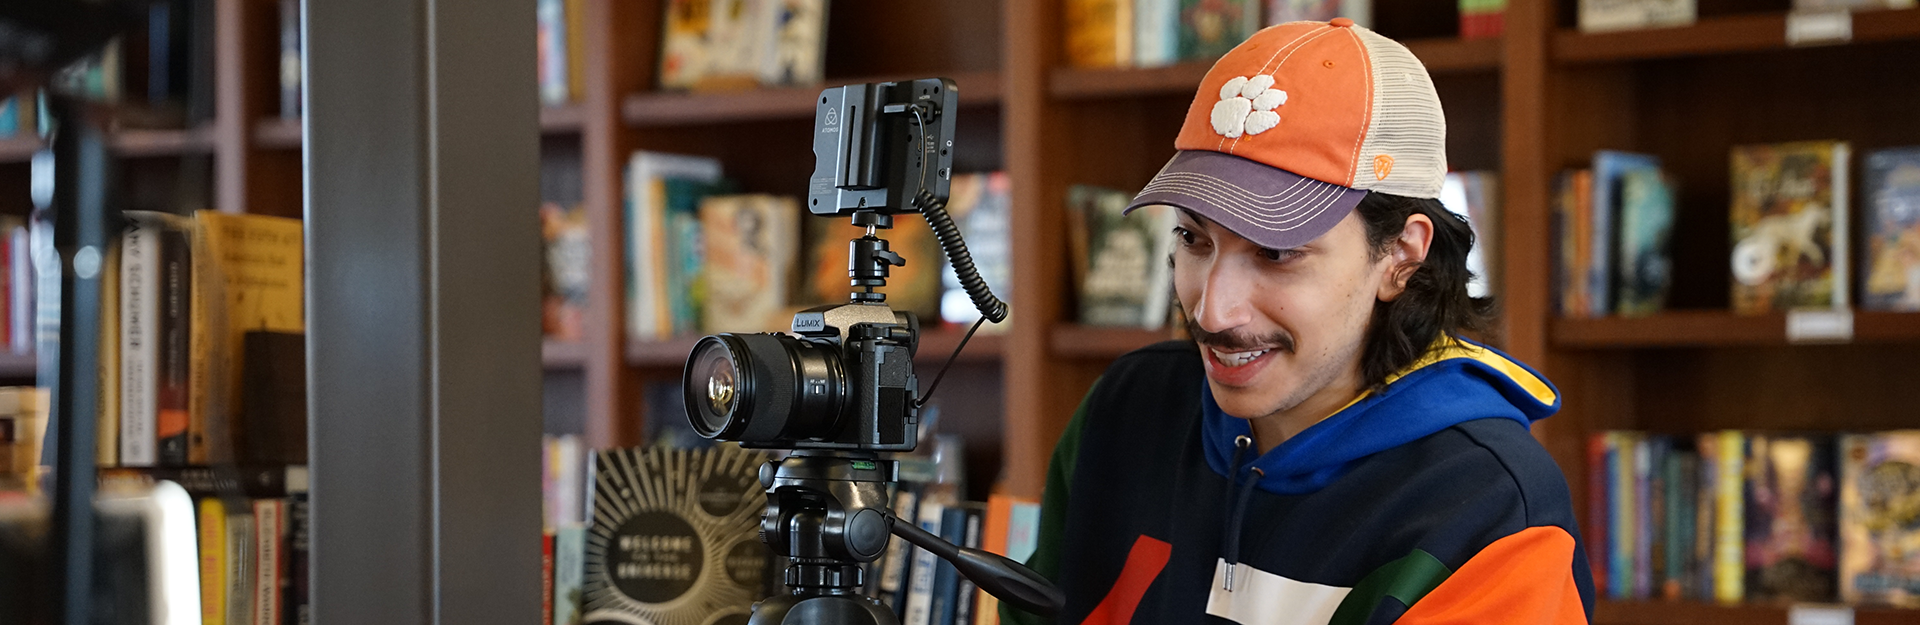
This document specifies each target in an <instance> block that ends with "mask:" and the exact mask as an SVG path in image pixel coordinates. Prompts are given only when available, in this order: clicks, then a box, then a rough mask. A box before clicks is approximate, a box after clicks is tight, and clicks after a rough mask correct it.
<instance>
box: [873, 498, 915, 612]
mask: <svg viewBox="0 0 1920 625" xmlns="http://www.w3.org/2000/svg"><path fill="white" fill-rule="evenodd" d="M918 499H919V497H918V495H917V494H916V493H915V492H914V489H913V487H912V486H910V485H908V484H904V483H903V484H901V485H900V492H899V494H897V495H895V496H894V499H893V513H894V514H896V515H899V517H900V518H902V519H918V518H919V517H918V516H917V515H918V508H917V507H916V505H917V504H918V503H919V501H918ZM881 557H882V560H881V561H882V562H883V563H884V564H883V565H882V566H881V567H880V583H879V595H880V597H879V598H880V600H881V602H883V603H886V604H887V605H889V606H892V607H893V609H894V612H895V613H896V614H898V613H900V612H901V611H902V610H905V609H906V605H907V604H906V601H905V598H906V592H905V591H906V586H907V584H906V583H905V582H906V581H907V572H908V570H909V569H910V568H912V558H913V546H912V545H911V544H908V543H907V541H905V540H900V539H894V540H891V541H889V542H888V543H887V553H886V555H884V556H881Z"/></svg>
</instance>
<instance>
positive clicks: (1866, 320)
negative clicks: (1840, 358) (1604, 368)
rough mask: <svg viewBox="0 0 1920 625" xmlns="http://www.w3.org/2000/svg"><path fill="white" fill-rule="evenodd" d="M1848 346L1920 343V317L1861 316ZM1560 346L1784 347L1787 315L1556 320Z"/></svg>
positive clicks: (1855, 320) (1683, 314)
mask: <svg viewBox="0 0 1920 625" xmlns="http://www.w3.org/2000/svg"><path fill="white" fill-rule="evenodd" d="M1851 314H1852V316H1853V338H1852V340H1849V341H1845V342H1848V343H1920V314H1914V313H1894V312H1866V311H1855V312H1853V313H1851ZM1553 343H1554V345H1555V346H1556V347H1563V348H1578V349H1634V348H1642V347H1711V346H1784V345H1788V344H1789V341H1788V339H1787V316H1786V315H1785V314H1770V315H1737V314H1734V313H1731V312H1726V311H1668V312H1665V313H1662V314H1659V315H1655V316H1651V317H1638V318H1618V317H1610V318H1604V319H1556V320H1554V322H1553Z"/></svg>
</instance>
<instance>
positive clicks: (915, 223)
mask: <svg viewBox="0 0 1920 625" xmlns="http://www.w3.org/2000/svg"><path fill="white" fill-rule="evenodd" d="M807 221H808V224H807V225H808V227H810V228H811V229H812V230H813V236H812V237H811V238H810V247H809V249H808V251H807V267H808V269H807V271H808V277H807V287H808V288H807V291H808V293H807V294H806V296H805V299H806V300H808V301H809V303H812V304H841V303H845V302H847V301H848V300H849V299H850V297H851V296H852V293H853V286H852V285H850V284H849V283H848V277H847V245H848V244H849V243H850V242H851V241H853V240H854V239H858V238H860V237H861V236H862V235H864V234H866V229H865V228H862V227H859V226H855V225H853V223H852V222H851V221H849V220H848V219H847V218H845V217H834V218H812V217H810V218H808V220H807ZM875 235H877V236H879V237H880V238H882V239H885V240H886V241H887V249H889V250H891V251H893V253H895V254H899V255H900V256H901V257H902V258H905V259H906V261H907V264H906V265H903V266H900V267H889V268H888V272H887V273H888V276H887V286H886V287H884V288H881V289H878V291H880V292H881V293H886V294H887V306H889V307H891V308H893V309H894V310H896V311H905V312H911V313H913V314H914V315H916V316H918V317H920V321H921V323H923V324H926V325H929V326H931V325H933V324H935V323H937V322H938V320H939V319H940V289H941V287H940V270H941V264H942V263H944V262H945V260H946V255H945V254H944V253H943V252H941V251H940V242H939V241H938V240H937V239H935V238H934V236H933V229H932V228H929V227H927V220H926V218H925V217H921V216H920V215H919V214H918V213H903V214H900V215H894V217H893V227H892V228H889V229H882V230H879V231H877V232H875Z"/></svg>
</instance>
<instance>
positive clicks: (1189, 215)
mask: <svg viewBox="0 0 1920 625" xmlns="http://www.w3.org/2000/svg"><path fill="white" fill-rule="evenodd" d="M1180 214H1181V215H1185V216H1186V217H1187V221H1191V222H1193V223H1194V224H1195V225H1198V226H1200V229H1201V230H1207V231H1211V229H1212V227H1211V226H1208V225H1207V224H1208V222H1207V220H1205V219H1201V218H1200V216H1199V215H1195V214H1193V211H1190V210H1187V209H1184V208H1182V209H1180Z"/></svg>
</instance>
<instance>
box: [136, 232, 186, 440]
mask: <svg viewBox="0 0 1920 625" xmlns="http://www.w3.org/2000/svg"><path fill="white" fill-rule="evenodd" d="M126 215H127V220H126V221H127V230H126V232H125V233H124V235H123V239H122V246H123V252H122V254H123V255H122V262H121V275H120V288H121V292H120V300H121V301H120V304H121V308H120V318H121V332H120V341H121V342H120V353H121V361H120V362H121V364H120V372H121V409H120V412H121V432H120V443H121V463H122V464H126V465H129V466H153V465H156V464H161V465H167V466H180V465H184V464H186V463H187V462H188V457H189V451H188V446H189V440H188V439H189V437H188V434H187V432H188V425H189V423H188V422H189V417H188V412H189V406H188V400H189V398H188V394H189V389H188V380H189V376H190V371H189V366H188V349H189V345H188V343H189V341H188V334H189V328H188V325H189V319H188V315H189V314H190V313H189V312H188V303H189V301H190V299H191V289H192V283H191V280H192V276H191V272H190V271H189V269H190V267H189V262H190V257H189V255H190V252H189V250H188V241H189V239H190V235H189V231H190V229H191V227H192V226H191V223H190V222H189V221H188V220H186V219H185V218H183V217H180V216H177V215H169V214H165V213H155V212H149V211H127V213H126Z"/></svg>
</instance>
